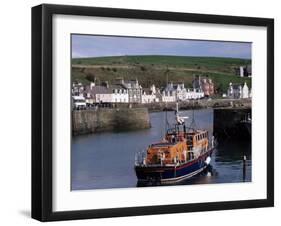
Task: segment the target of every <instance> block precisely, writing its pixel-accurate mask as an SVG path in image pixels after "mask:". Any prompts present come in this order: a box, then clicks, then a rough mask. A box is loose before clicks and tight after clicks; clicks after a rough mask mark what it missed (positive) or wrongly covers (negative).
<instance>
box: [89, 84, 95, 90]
mask: <svg viewBox="0 0 281 226" xmlns="http://www.w3.org/2000/svg"><path fill="white" fill-rule="evenodd" d="M95 86H96V84H95V83H94V82H91V83H90V89H91V90H92V89H93V87H95Z"/></svg>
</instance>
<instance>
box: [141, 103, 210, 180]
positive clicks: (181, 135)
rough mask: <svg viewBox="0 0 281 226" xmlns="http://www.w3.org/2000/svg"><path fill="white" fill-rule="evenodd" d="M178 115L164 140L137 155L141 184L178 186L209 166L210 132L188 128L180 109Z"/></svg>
mask: <svg viewBox="0 0 281 226" xmlns="http://www.w3.org/2000/svg"><path fill="white" fill-rule="evenodd" d="M175 113H176V114H175V121H176V123H175V124H174V126H173V127H172V128H168V129H167V131H166V134H165V136H164V138H163V140H162V141H160V142H157V143H154V144H151V145H149V146H148V148H147V150H146V151H145V152H141V153H138V154H137V155H136V159H135V172H136V176H137V178H138V183H153V184H172V183H177V182H180V181H183V180H185V179H187V178H191V177H193V176H195V175H197V174H199V173H201V172H202V171H203V170H204V169H205V168H206V167H207V166H208V165H209V164H210V161H211V155H212V152H213V150H214V147H215V142H214V137H213V136H212V137H211V138H210V137H209V133H208V131H207V130H199V129H196V128H194V127H187V126H186V125H185V120H184V119H185V118H186V117H181V116H179V112H178V105H177V110H176V112H175ZM193 120H194V118H193Z"/></svg>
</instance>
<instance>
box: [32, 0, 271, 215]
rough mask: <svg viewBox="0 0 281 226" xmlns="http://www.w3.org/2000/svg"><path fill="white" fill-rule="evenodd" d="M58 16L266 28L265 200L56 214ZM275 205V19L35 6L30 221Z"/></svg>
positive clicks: (33, 16) (46, 5) (33, 24)
mask: <svg viewBox="0 0 281 226" xmlns="http://www.w3.org/2000/svg"><path fill="white" fill-rule="evenodd" d="M55 14H63V15H81V16H98V17H111V18H128V19H147V20H162V21H181V22H196V23H212V24H224V25H247V26H258V27H260V26H262V27H266V28H267V198H266V199H258V200H246V201H226V202H211V203H195V204H171V205H160V206H144V207H129V208H111V209H95V210H81V211H80V210H72V211H64V212H54V211H53V210H52V202H53V196H52V186H53V182H52V110H53V107H52V98H53V93H52V18H53V15H55ZM271 206H274V20H273V19H267V18H252V17H237V16H218V15H202V14H190V13H176V12H161V11H144V10H131V9H117V8H97V7H83V6H66V5H49V4H43V5H39V6H35V7H33V8H32V218H34V219H37V220H40V221H56V220H72V219H86V218H105V217H122V216H135V215H149V214H168V213H181V212H195V211H210V210H228V209H242V208H257V207H271Z"/></svg>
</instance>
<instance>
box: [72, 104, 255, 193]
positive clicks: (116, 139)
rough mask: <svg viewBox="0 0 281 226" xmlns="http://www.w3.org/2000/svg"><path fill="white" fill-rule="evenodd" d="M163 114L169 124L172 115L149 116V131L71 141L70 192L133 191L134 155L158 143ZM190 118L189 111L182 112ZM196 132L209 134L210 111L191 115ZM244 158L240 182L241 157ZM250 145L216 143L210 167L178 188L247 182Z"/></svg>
mask: <svg viewBox="0 0 281 226" xmlns="http://www.w3.org/2000/svg"><path fill="white" fill-rule="evenodd" d="M166 114H167V118H168V121H169V122H170V123H171V124H172V123H173V120H174V113H173V112H167V113H166V112H156V113H150V121H151V128H150V129H144V130H138V131H127V132H124V131H120V132H108V133H95V134H89V135H81V136H75V137H72V146H71V147H72V150H71V188H72V190H85V189H105V188H127V187H136V186H138V184H137V178H136V175H135V172H134V161H135V153H137V152H139V151H142V150H145V149H146V147H147V146H148V145H149V144H151V143H154V142H157V141H160V140H161V139H162V138H163V136H164V132H165V124H166V123H165V121H166ZM181 114H182V115H184V116H188V117H189V119H187V120H186V125H189V123H190V120H191V118H192V111H183V112H181ZM194 118H195V123H196V127H197V128H202V129H203V128H204V129H207V130H208V131H209V134H212V133H213V110H212V109H204V110H196V111H194ZM244 155H245V156H246V157H247V161H246V174H245V175H244V176H245V177H244V178H243V156H244ZM251 168H252V167H251V141H250V139H249V140H237V139H236V140H232V139H228V140H224V141H220V142H219V144H218V146H217V148H216V150H215V152H214V153H213V155H212V161H211V167H210V168H209V169H208V170H206V171H205V172H204V173H202V174H201V175H197V176H196V177H193V178H190V179H187V180H186V181H184V182H182V183H181V184H186V185H187V184H206V183H208V184H210V183H238V182H243V181H247V182H250V181H251V174H252V173H251Z"/></svg>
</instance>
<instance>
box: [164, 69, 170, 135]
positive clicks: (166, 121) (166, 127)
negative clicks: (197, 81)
mask: <svg viewBox="0 0 281 226" xmlns="http://www.w3.org/2000/svg"><path fill="white" fill-rule="evenodd" d="M165 73H166V87H165V89H164V92H166V88H167V87H168V73H169V69H168V66H167V69H166V72H165ZM167 91H168V90H167ZM167 114H168V112H167V100H166V101H165V131H164V136H165V133H166V132H167V129H168V126H169V122H168V115H167Z"/></svg>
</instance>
